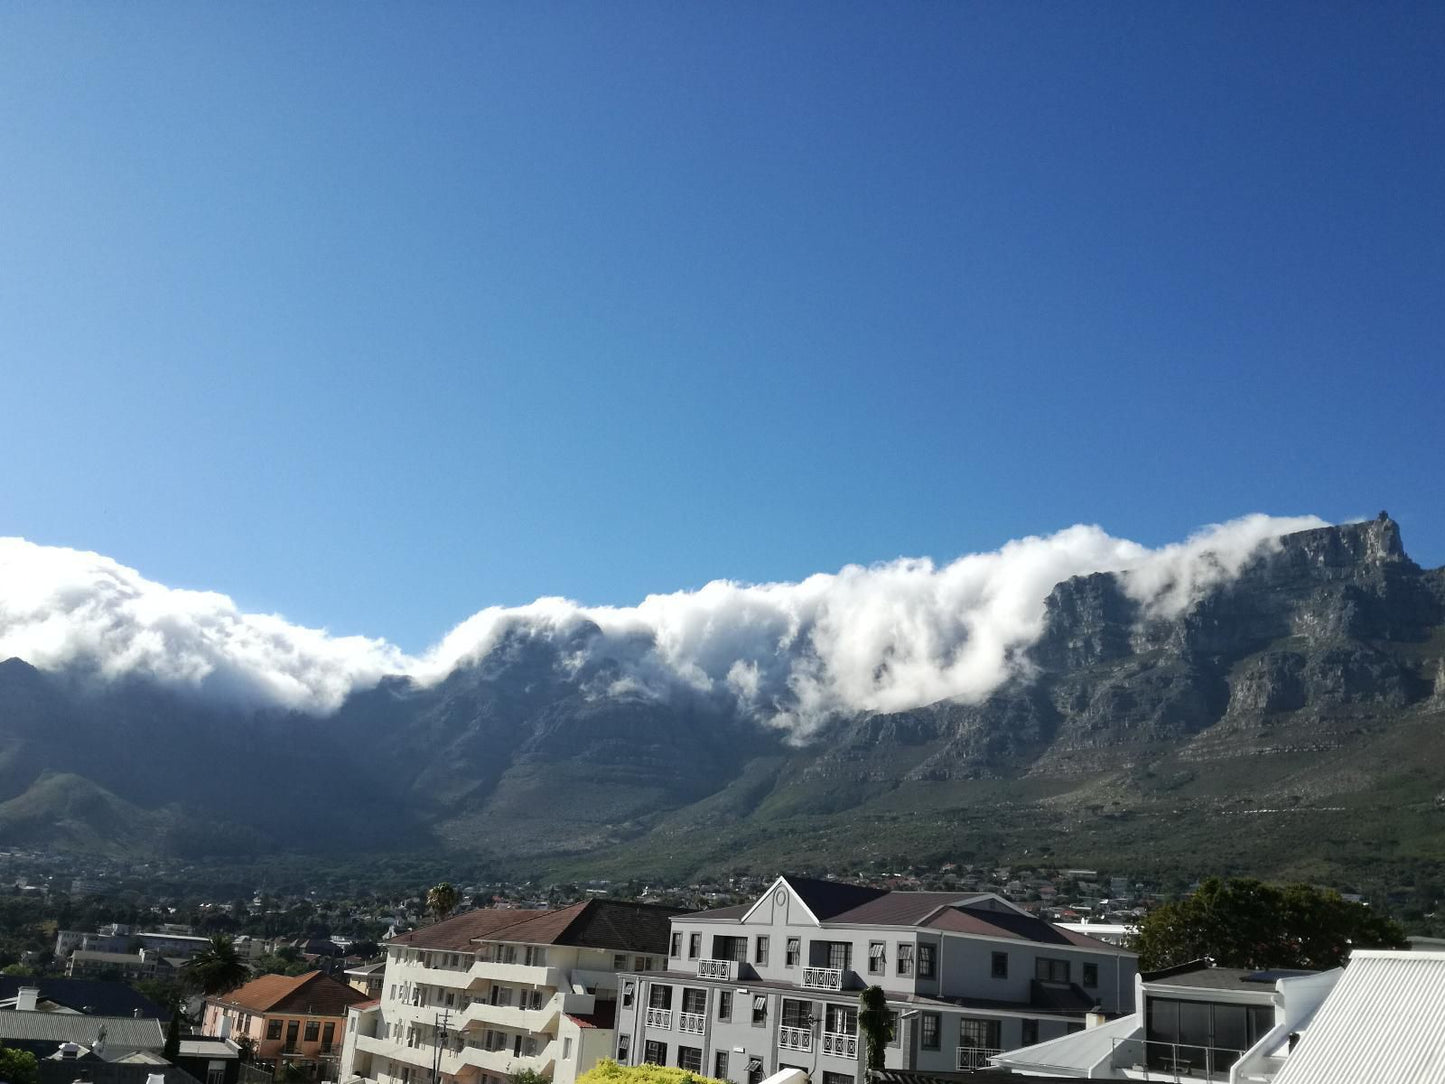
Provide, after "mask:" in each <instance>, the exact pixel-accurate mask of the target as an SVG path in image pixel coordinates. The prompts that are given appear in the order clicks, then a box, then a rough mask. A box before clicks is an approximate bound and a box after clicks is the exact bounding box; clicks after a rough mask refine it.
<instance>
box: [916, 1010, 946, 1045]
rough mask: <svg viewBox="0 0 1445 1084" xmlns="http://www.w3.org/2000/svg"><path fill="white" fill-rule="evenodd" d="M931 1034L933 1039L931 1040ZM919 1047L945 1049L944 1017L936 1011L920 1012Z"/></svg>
mask: <svg viewBox="0 0 1445 1084" xmlns="http://www.w3.org/2000/svg"><path fill="white" fill-rule="evenodd" d="M930 1036H931V1041H930ZM918 1049H919V1050H941V1049H943V1018H942V1016H940V1015H939V1014H938V1013H936V1012H925V1013H920V1014H919V1016H918Z"/></svg>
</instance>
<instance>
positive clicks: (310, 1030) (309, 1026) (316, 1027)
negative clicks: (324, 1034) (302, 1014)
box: [304, 1020, 321, 1043]
mask: <svg viewBox="0 0 1445 1084" xmlns="http://www.w3.org/2000/svg"><path fill="white" fill-rule="evenodd" d="M319 1038H321V1021H320V1020H308V1021H306V1035H305V1037H304V1041H305V1042H308V1043H314V1042H315V1041H316V1040H317V1039H319Z"/></svg>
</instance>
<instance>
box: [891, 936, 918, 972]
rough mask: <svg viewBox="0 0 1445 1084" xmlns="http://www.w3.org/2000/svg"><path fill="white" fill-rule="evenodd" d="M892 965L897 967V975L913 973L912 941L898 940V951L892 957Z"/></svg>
mask: <svg viewBox="0 0 1445 1084" xmlns="http://www.w3.org/2000/svg"><path fill="white" fill-rule="evenodd" d="M894 966H895V967H896V968H897V972H896V974H898V975H912V974H913V942H912V941H900V942H898V953H897V955H896V956H895V957H894Z"/></svg>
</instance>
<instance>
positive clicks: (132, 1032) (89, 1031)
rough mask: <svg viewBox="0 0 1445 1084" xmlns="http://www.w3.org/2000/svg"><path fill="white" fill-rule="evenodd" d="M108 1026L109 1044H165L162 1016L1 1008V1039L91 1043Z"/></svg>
mask: <svg viewBox="0 0 1445 1084" xmlns="http://www.w3.org/2000/svg"><path fill="white" fill-rule="evenodd" d="M102 1027H103V1028H105V1041H106V1043H107V1044H109V1045H110V1046H124V1047H135V1048H148V1047H154V1048H155V1049H157V1050H159V1049H160V1048H161V1047H163V1046H165V1045H166V1035H165V1029H164V1028H163V1027H162V1026H161V1022H160V1021H159V1020H137V1019H135V1018H134V1017H131V1016H84V1015H82V1014H80V1013H70V1012H0V1040H3V1039H13V1040H15V1041H17V1042H30V1043H79V1044H80V1045H81V1046H91V1045H92V1044H94V1042H95V1037H96V1036H97V1035H98V1034H99V1033H100V1029H101V1028H102Z"/></svg>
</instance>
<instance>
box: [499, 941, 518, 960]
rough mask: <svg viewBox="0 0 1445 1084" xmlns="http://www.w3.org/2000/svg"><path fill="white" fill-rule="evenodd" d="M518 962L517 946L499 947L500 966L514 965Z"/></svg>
mask: <svg viewBox="0 0 1445 1084" xmlns="http://www.w3.org/2000/svg"><path fill="white" fill-rule="evenodd" d="M516 962H517V946H516V945H498V946H497V963H499V964H514V963H516Z"/></svg>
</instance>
